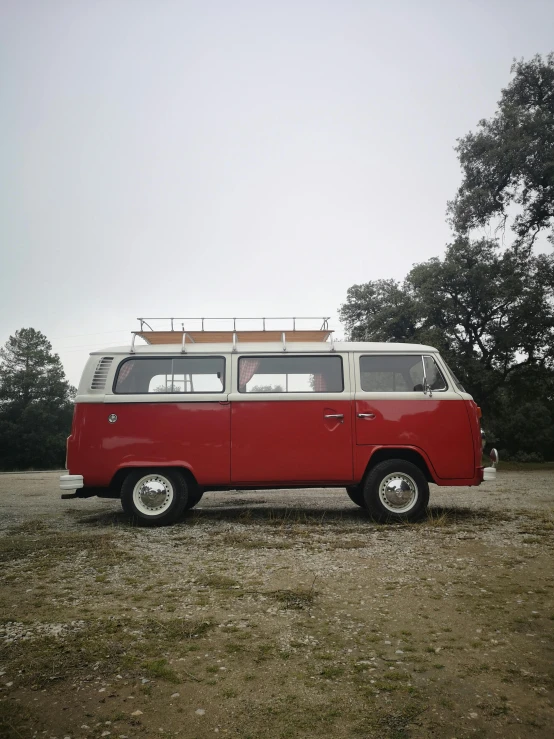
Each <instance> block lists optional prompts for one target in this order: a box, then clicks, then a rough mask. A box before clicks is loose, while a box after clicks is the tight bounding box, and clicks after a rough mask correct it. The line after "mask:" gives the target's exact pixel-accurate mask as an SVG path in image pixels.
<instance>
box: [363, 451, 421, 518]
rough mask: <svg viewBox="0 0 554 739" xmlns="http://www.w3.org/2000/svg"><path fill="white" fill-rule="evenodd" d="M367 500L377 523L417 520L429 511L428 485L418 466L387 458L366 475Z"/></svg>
mask: <svg viewBox="0 0 554 739" xmlns="http://www.w3.org/2000/svg"><path fill="white" fill-rule="evenodd" d="M387 479H388V482H389V484H388V485H387ZM364 499H365V502H366V507H367V509H368V511H369V513H370V515H371V516H372V517H373V518H375V519H376V520H377V521H417V520H418V519H419V518H421V517H422V516H423V515H424V513H425V510H426V509H427V505H428V503H429V485H428V483H427V480H426V479H425V476H424V474H423V472H422V471H421V470H420V469H419V467H416V465H415V464H412V463H411V462H406V460H404V459H387V460H386V461H385V462H380V463H379V464H377V465H375V467H374V468H373V469H372V470H371V471H370V472H369V474H368V475H367V477H366V480H365V483H364Z"/></svg>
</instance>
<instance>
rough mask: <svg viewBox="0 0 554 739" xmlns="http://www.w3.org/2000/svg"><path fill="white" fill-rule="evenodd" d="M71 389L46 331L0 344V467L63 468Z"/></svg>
mask: <svg viewBox="0 0 554 739" xmlns="http://www.w3.org/2000/svg"><path fill="white" fill-rule="evenodd" d="M74 392H75V390H74V388H72V387H71V386H70V385H69V384H68V382H67V380H66V379H65V374H64V371H63V367H62V364H61V362H60V358H59V357H58V355H57V354H53V353H52V346H51V344H50V342H49V341H48V340H47V338H46V336H44V334H42V333H41V332H40V331H36V330H35V329H33V328H23V329H21V330H19V331H16V332H15V335H14V336H10V338H9V339H8V341H7V343H6V345H5V346H4V348H2V349H0V469H4V470H9V469H29V468H34V469H45V468H52V467H58V468H60V467H63V464H64V459H65V442H66V438H67V436H68V435H69V431H70V428H71V418H72V413H73V409H72V404H71V398H72V395H73V394H74Z"/></svg>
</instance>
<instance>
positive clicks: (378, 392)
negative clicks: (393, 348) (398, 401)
mask: <svg viewBox="0 0 554 739" xmlns="http://www.w3.org/2000/svg"><path fill="white" fill-rule="evenodd" d="M366 357H368V358H371V357H419V358H420V359H421V365H422V367H423V376H424V377H425V376H426V373H425V363H424V361H423V359H424V358H425V357H427V358H429V359H432V360H433V361H434V363H435V365H436V367H437V369H438V370H439V372H440V375H441V377H442V378H443V380H444V383H445V387H444V388H442V389H441V390H433V391H432V392H433V394H435V393H447V392H448V391H449V384H448V377H447V376H446V375H445V373H444V370H443V368H442V367H441V365H440V363H439V362H437V360H436V359H435V355H433V354H417V353H416V354H410V353H409V352H406V353H401V352H390V353H389V352H376V353H375V354H359V355H358V363H357V364H358V366H357V371H358V374H359V382H360V389H359V390H357V392H361V393H367V394H368V395H391V396H396V395H400V394H408V393H409V394H412V395H415V394H416V393H418V392H421V393H423V390H364V389H363V387H362V364H361V360H362V359H365V358H366Z"/></svg>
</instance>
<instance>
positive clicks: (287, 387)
mask: <svg viewBox="0 0 554 739" xmlns="http://www.w3.org/2000/svg"><path fill="white" fill-rule="evenodd" d="M238 388H239V393H342V391H343V390H344V380H343V374H342V358H341V357H337V356H335V357H318V356H304V357H297V356H296V357H291V356H289V357H283V356H280V357H241V358H240V359H239V378H238Z"/></svg>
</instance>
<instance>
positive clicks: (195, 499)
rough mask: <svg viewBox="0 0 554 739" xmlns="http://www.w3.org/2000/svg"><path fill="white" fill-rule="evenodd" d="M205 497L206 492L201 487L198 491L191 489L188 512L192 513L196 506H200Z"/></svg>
mask: <svg viewBox="0 0 554 739" xmlns="http://www.w3.org/2000/svg"><path fill="white" fill-rule="evenodd" d="M203 495H204V490H203V489H202V488H200V487H197V488H196V489H194V488H190V487H189V497H188V500H187V507H186V510H187V511H190V509H191V508H194V506H195V505H198V503H200V501H201V500H202V496H203Z"/></svg>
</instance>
